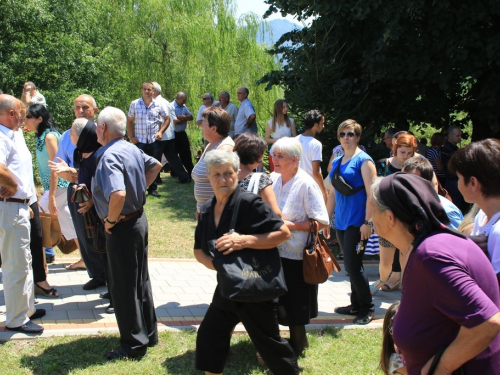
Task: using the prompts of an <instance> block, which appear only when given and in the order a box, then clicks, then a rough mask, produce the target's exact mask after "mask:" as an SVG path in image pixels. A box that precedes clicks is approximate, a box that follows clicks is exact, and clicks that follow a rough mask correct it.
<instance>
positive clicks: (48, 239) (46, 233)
mask: <svg viewBox="0 0 500 375" xmlns="http://www.w3.org/2000/svg"><path fill="white" fill-rule="evenodd" d="M38 207H39V208H40V212H39V216H40V224H41V226H42V246H43V247H54V246H56V245H57V244H58V243H59V242H60V241H61V237H62V233H61V226H60V225H59V220H58V219H57V215H52V214H51V213H46V212H45V211H44V209H43V208H42V206H40V204H39V205H38Z"/></svg>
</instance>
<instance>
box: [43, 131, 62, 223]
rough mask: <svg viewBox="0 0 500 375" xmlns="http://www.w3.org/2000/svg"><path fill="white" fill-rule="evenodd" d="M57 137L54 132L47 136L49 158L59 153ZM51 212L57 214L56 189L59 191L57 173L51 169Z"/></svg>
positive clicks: (52, 158)
mask: <svg viewBox="0 0 500 375" xmlns="http://www.w3.org/2000/svg"><path fill="white" fill-rule="evenodd" d="M57 143H58V141H57V138H56V137H55V135H54V134H50V133H48V134H47V135H46V136H45V146H46V147H47V152H48V154H49V160H54V158H55V157H56V154H57ZM49 186H50V187H49V212H50V213H51V214H53V215H57V213H58V211H59V210H58V209H57V205H56V191H57V174H56V173H55V172H54V171H52V170H51V171H50V185H49Z"/></svg>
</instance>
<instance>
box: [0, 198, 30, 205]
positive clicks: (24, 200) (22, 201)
mask: <svg viewBox="0 0 500 375" xmlns="http://www.w3.org/2000/svg"><path fill="white" fill-rule="evenodd" d="M2 201H4V202H12V203H21V204H28V202H29V201H30V200H29V199H18V198H3V199H2Z"/></svg>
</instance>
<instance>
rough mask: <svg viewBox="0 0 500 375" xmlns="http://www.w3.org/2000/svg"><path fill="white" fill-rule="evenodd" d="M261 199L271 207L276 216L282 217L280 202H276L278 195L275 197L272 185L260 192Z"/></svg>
mask: <svg viewBox="0 0 500 375" xmlns="http://www.w3.org/2000/svg"><path fill="white" fill-rule="evenodd" d="M260 197H261V198H262V199H263V200H264V202H266V203H267V204H268V205H269V207H271V210H273V212H274V213H275V214H276V215H278V216H279V217H281V210H280V208H279V207H278V202H277V201H276V195H274V190H273V187H272V185H268V186H266V187H265V188H264V189H262V190H261V191H260Z"/></svg>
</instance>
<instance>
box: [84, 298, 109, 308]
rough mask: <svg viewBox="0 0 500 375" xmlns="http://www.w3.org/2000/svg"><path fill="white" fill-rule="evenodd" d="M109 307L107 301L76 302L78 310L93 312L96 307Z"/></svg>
mask: <svg viewBox="0 0 500 375" xmlns="http://www.w3.org/2000/svg"><path fill="white" fill-rule="evenodd" d="M108 305H109V300H107V299H101V300H96V301H90V302H88V301H87V302H78V310H93V309H95V308H97V307H102V306H105V307H107V306H108Z"/></svg>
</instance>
